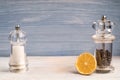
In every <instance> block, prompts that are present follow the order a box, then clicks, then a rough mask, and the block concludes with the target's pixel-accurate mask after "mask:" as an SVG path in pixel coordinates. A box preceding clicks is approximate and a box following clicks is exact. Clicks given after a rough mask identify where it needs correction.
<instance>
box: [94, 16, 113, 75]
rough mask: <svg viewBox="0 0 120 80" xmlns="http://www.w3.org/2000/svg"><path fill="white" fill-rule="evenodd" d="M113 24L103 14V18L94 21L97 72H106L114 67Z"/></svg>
mask: <svg viewBox="0 0 120 80" xmlns="http://www.w3.org/2000/svg"><path fill="white" fill-rule="evenodd" d="M112 25H113V23H112V22H111V21H110V20H107V19H106V16H103V17H102V19H101V20H98V22H94V23H93V28H94V29H95V30H96V34H95V35H93V36H92V38H93V40H94V42H95V44H96V49H95V57H96V61H97V69H96V71H97V72H100V73H106V72H110V71H111V70H113V69H114V67H113V66H112V65H111V61H112V45H113V41H114V39H115V36H114V35H112Z"/></svg>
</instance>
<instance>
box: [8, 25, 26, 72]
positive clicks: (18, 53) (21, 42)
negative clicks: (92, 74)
mask: <svg viewBox="0 0 120 80" xmlns="http://www.w3.org/2000/svg"><path fill="white" fill-rule="evenodd" d="M9 40H10V44H11V54H10V60H9V70H10V72H25V71H27V70H28V61H27V56H26V52H25V44H26V40H27V39H26V34H25V32H24V31H22V30H21V28H20V26H19V25H17V26H15V30H13V31H11V32H10V35H9Z"/></svg>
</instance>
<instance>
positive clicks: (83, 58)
mask: <svg viewBox="0 0 120 80" xmlns="http://www.w3.org/2000/svg"><path fill="white" fill-rule="evenodd" d="M75 66H76V68H77V71H78V72H79V73H80V74H85V75H89V74H92V73H93V72H94V71H95V70H96V67H97V63H96V59H95V57H94V56H93V55H92V54H91V53H89V52H84V53H81V54H80V55H79V56H78V58H77V61H76V64H75Z"/></svg>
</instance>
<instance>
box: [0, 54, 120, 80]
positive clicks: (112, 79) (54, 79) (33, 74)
mask: <svg viewBox="0 0 120 80" xmlns="http://www.w3.org/2000/svg"><path fill="white" fill-rule="evenodd" d="M28 60H29V70H28V71H27V72H25V73H11V72H9V69H8V68H9V66H8V62H9V58H8V57H0V80H120V57H115V56H114V57H113V60H112V64H113V66H114V67H115V70H114V71H113V72H110V73H107V74H99V73H93V74H92V75H89V76H84V75H81V74H78V73H77V71H76V68H75V66H74V64H75V61H76V56H54V57H53V56H47V57H43V56H41V57H40V56H32V57H31V56H29V57H28Z"/></svg>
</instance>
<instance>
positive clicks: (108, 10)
mask: <svg viewBox="0 0 120 80" xmlns="http://www.w3.org/2000/svg"><path fill="white" fill-rule="evenodd" d="M102 15H106V16H107V17H108V18H109V19H111V20H112V21H113V22H115V23H116V25H115V28H114V31H113V34H114V35H115V36H116V40H115V41H114V44H113V55H120V0H0V56H9V54H10V44H9V41H8V35H9V32H10V31H11V30H13V29H14V26H15V25H16V24H20V25H21V27H22V30H24V31H26V32H27V37H28V42H27V46H26V53H27V55H34V56H41V55H46V56H47V55H54V56H59V55H61V56H64V55H79V54H80V53H81V52H84V51H89V52H92V53H93V52H94V49H95V45H94V42H93V40H92V38H91V36H92V35H93V34H94V33H95V31H94V30H93V29H92V28H91V25H92V22H93V21H96V20H98V19H100V18H101V16H102Z"/></svg>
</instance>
